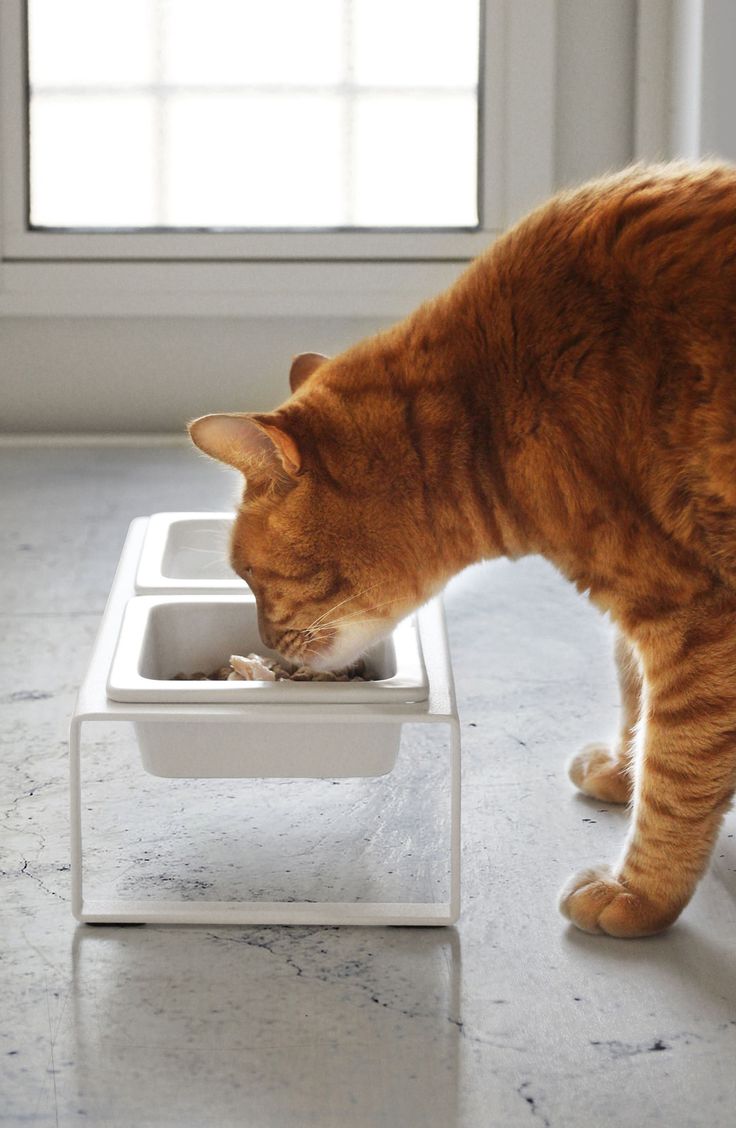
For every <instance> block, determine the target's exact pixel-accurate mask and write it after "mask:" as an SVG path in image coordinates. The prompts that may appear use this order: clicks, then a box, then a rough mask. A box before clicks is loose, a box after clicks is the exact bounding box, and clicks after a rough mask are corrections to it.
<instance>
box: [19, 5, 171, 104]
mask: <svg viewBox="0 0 736 1128" xmlns="http://www.w3.org/2000/svg"><path fill="white" fill-rule="evenodd" d="M0 2H2V0H0ZM155 13H156V4H155V3H153V2H152V0H124V2H121V0H29V4H28V43H29V49H30V59H29V71H30V75H31V82H32V83H33V85H34V86H51V85H54V86H67V87H68V86H73V87H79V88H83V87H85V86H94V85H97V84H104V85H105V86H111V85H115V84H122V83H125V84H128V85H130V84H132V83H144V82H151V81H152V80H153V78H154V74H155V66H156V60H155V42H154V30H155V28H154V16H155Z"/></svg>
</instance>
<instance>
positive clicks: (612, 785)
mask: <svg viewBox="0 0 736 1128" xmlns="http://www.w3.org/2000/svg"><path fill="white" fill-rule="evenodd" d="M567 774H568V775H569V777H570V779H571V780H572V782H573V783H574V784H575V786H576V787H577V788H578V790H579V791H582V792H583V794H584V795H591V796H592V797H593V798H594V799H601V800H603V802H604V803H628V801H629V799H630V798H631V780H630V778H629V773H628V772H627V770H626V765H625V764H624V763H622V761H621V760H620V759H619V758H618V757H616V756H614V755H613V754H612V753H611V752H610V751H609V749H608V748H607V746H606V745H605V744H586V746H585V748H583V749H582V750H581V751H580V752H578V753H577V754H576V755H575V756H573V757H572V759H570V760H569V761H568V764H567Z"/></svg>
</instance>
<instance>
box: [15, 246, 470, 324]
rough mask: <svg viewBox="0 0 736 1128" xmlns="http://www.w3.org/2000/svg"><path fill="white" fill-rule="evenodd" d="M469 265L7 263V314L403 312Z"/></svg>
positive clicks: (447, 262)
mask: <svg viewBox="0 0 736 1128" xmlns="http://www.w3.org/2000/svg"><path fill="white" fill-rule="evenodd" d="M468 261H469V260H467V259H448V260H443V261H426V262H423V261H410V262H407V261H403V262H385V261H383V262H338V261H333V262H258V263H253V262H250V263H248V262H242V263H223V262H214V263H211V262H196V263H195V262H166V263H163V262H156V263H141V262H116V263H112V262H95V263H90V262H84V263H79V262H34V263H32V262H7V261H6V262H5V263H3V264H2V275H1V277H2V287H1V288H0V316H5V317H157V316H158V317H195V316H198V317H388V318H396V317H401V316H404V315H405V314H407V313H409V312H411V310H412V309H414V308H415V307H416V306H417V305H418V304H419V303H420V302H422V301H424V300H426V299H427V298H430V297H432V296H434V295H435V294H437V293H439V292H440V291H442V290H443V289H445V288H446V287H447V286H449V285H450V284H451V283H452V282H453V281H454V280H455V278H457V276H458V275H459V274H460V273H461V272H462V271H463V270H464V269H465V267H466V266H467V264H468Z"/></svg>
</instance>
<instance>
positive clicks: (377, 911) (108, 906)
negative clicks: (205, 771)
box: [69, 518, 460, 926]
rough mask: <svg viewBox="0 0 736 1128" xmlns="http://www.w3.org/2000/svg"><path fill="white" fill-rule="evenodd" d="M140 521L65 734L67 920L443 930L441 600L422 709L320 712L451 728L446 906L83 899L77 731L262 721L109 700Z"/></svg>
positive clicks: (224, 711)
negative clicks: (445, 774) (446, 763)
mask: <svg viewBox="0 0 736 1128" xmlns="http://www.w3.org/2000/svg"><path fill="white" fill-rule="evenodd" d="M146 523H147V522H146V519H145V518H138V519H136V520H135V521H134V522H133V523H132V525H131V528H130V532H129V534H128V538H127V540H126V543H125V547H124V549H123V553H122V555H121V559H120V564H119V567H118V571H117V574H116V577H115V581H114V583H113V586H112V590H111V593H110V598H109V599H108V603H107V607H106V609H105V613H104V616H103V619H102V624H101V626H100V630H99V633H98V636H97V640H96V642H95V646H94V650H93V654H92V657H91V660H90V663H89V668H88V671H87V674H86V676H85V678H84V681H83V683H82V686H81V688H80V691H79V696H78V698H77V702H76V706H75V709H74V714H73V716H72V720H71V725H70V737H69V765H70V814H71V862H72V875H71V876H72V912H73V913H74V916H75V917H76V919H77V920H79V921H81V922H84V923H88V924H240V925H243V924H322V925H339V924H352V925H355V924H364V925H402V924H403V925H424V926H426V925H449V924H453V923H454V922H455V921H456V920H457V918H458V915H459V912H460V723H459V719H458V714H457V706H456V702H455V692H454V685H453V678H452V669H451V665H450V660H449V651H448V646H447V634H446V629H445V623H444V614H443V611H442V606H441V603H440V601H439V600H435V601H433V602H432V603H430V604H428V605H427V606H426V607H425V608H423V609H422V610H421V611H420V612H419V613H418V622H419V631H420V638H421V640H422V646H423V651H424V660H425V665H426V667H427V674H428V678H429V696H428V700H427V701H425V702H417V703H413V704H401V705H396V706H382V707H381V710H380V712H378V711H376V710H375V709H373V708H372V707H371V706H370V705H362V706H361V705H336V706H331V707H330V708H329V710H327V709H323V710H320V716H319V720H320V723H322V722H323V721H327V722H328V723H334V724H342V725H344V724H349V725H353V724H365V723H369V724H376V723H379V724H381V723H390V724H392V725H396V724H397V723H398V724H401V723H406V724H442V725H445V726H447V728H448V729H449V736H450V739H449V750H450V773H449V774H450V783H449V796H448V799H449V810H450V825H449V837H450V849H449V859H448V862H449V900H448V901H447V902H438V903H433V902H429V903H425V902H421V903H420V902H400V903H395V902H355V903H352V902H331V901H326V902H313V901H304V902H292V901H289V902H279V901H270V902H264V901H243V902H228V901H200V902H192V901H178V902H177V901H173V900H150V901H148V900H146V901H133V900H126V899H109V900H89V899H87V898H85V896H84V857H83V835H82V809H83V807H82V802H83V796H82V730H83V726H85V725H87V724H90V723H93V722H95V721H98V722H99V721H104V722H110V721H141V720H145V721H147V722H150V721H155V722H157V723H161V724H165V723H166V722H167V721H175V720H182V719H190V720H196V721H197V722H200V723H201V722H205V723H206V722H208V721H210V722H217V723H222V722H223V721H226V722H228V723H232V724H244V723H247V722H248V720H249V719H257V720H258V721H259V722H261V723H262V722H263V721H264V720H266V721H268V719H269V715H268V712H267V710H268V709H269V708H270V707H268V706H265V707H264V706H262V705H261V706H259V705H247V704H246V705H207V704H202V705H161V704H153V705H138V704H135V705H133V704H130V705H128V704H119V703H117V702H114V701H110V700H108V698H107V696H106V693H105V686H106V682H107V675H108V671H109V667H110V662H111V661H112V655H113V651H114V647H115V643H116V641H117V637H118V632H119V628H120V622H121V618H122V614H123V611H124V608H125V604H126V603H127V600H128V598H130V597H131V596H132V595H133V594H134V586H133V585H134V576H135V570H136V567H137V563H138V559H139V556H140V551H141V545H142V542H143V536H144V533H145V528H146ZM309 710H310V707H309V706H298V705H295V706H290V707H288V709H287V708H282V709H280V710H279V711H278V713H277V714H273V715H272V716H273V720H274V721H277V722H278V723H279V724H283V723H284V722H289V723H294V724H297V725H298V724H303V723H305V722H307V721H310V720H313V719H314V715H313V714H310V711H309Z"/></svg>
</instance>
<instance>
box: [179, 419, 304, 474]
mask: <svg viewBox="0 0 736 1128" xmlns="http://www.w3.org/2000/svg"><path fill="white" fill-rule="evenodd" d="M281 422H282V421H281V419H280V417H279V416H278V415H236V414H232V415H203V416H202V417H201V418H200V419H195V420H194V421H193V422H192V423H190V424H189V427H188V430H189V435H190V438H191V440H192V442H193V443H194V444H195V446H198V447H199V449H200V450H202V451H204V453H205V454H208V455H209V456H210V458H216V459H217V460H218V461H219V462H225V463H226V464H227V465H228V466H234V467H235V469H236V470H240V471H242V473H243V474H245V475H246V476H247V475H248V474H252V473H257V472H258V471H261V472H263V471H265V472H267V473H268V472H271V473H273V472H274V471H278V469H279V468H281V469H282V470H285V471H286V473H287V474H289V475H290V476H291V477H294V476H296V475H297V474H299V473H300V471H301V468H302V459H301V454H300V451H299V447H298V446H297V444H296V443H295V441H294V439H293V438H292V437H291V435H290V434H288V432H287V431H285V430H283V428H282V427H281V426H280V423H281Z"/></svg>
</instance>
